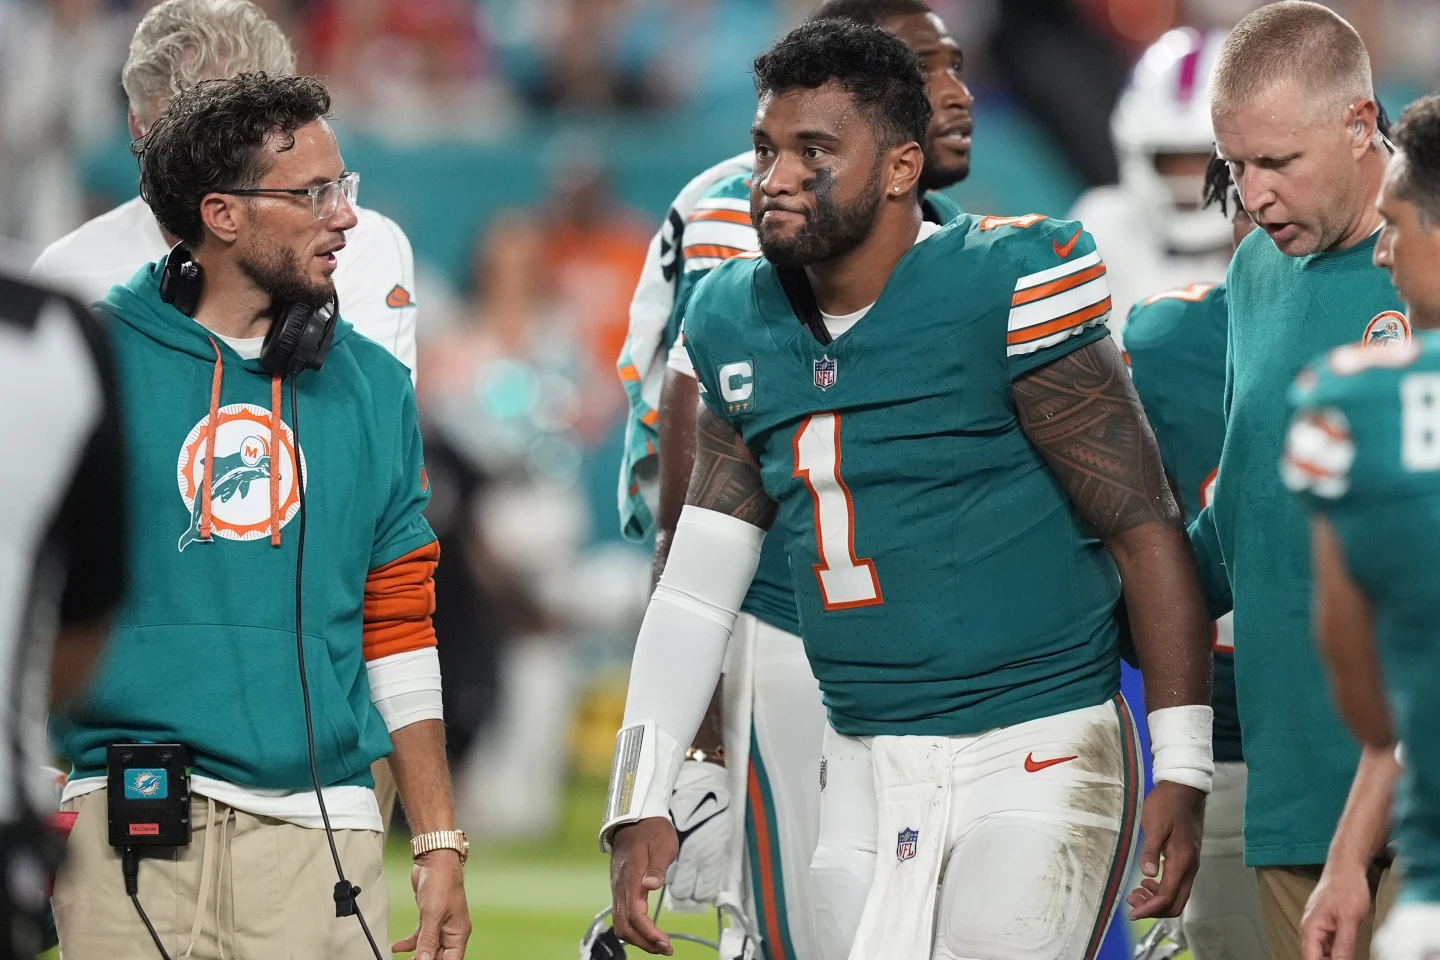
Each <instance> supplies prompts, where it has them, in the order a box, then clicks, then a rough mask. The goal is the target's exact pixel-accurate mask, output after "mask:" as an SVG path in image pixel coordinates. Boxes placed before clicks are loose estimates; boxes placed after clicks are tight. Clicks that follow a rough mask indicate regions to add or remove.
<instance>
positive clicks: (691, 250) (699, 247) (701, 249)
mask: <svg viewBox="0 0 1440 960" xmlns="http://www.w3.org/2000/svg"><path fill="white" fill-rule="evenodd" d="M746 252H748V251H746V250H745V249H744V248H743V247H725V246H721V245H720V244H718V243H696V244H692V245H691V246H688V247H686V248H685V259H687V260H689V259H690V258H691V257H719V258H720V259H721V260H729V259H730V258H731V257H738V256H739V255H740V254H742V253H746Z"/></svg>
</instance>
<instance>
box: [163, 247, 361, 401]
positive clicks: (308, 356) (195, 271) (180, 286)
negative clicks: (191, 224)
mask: <svg viewBox="0 0 1440 960" xmlns="http://www.w3.org/2000/svg"><path fill="white" fill-rule="evenodd" d="M204 289H205V271H203V270H201V269H200V264H198V263H196V262H195V258H194V257H193V256H192V255H191V253H190V251H189V250H187V249H185V245H184V244H183V243H177V244H175V246H174V247H173V248H172V249H171V251H170V255H169V256H168V257H166V259H165V269H164V271H162V272H161V274H160V299H161V300H164V301H165V302H166V303H168V304H170V305H171V306H173V307H174V308H175V309H176V310H179V311H180V312H181V313H183V314H185V316H187V317H193V316H195V310H196V309H197V308H198V307H199V306H200V293H201V291H202V290H204ZM339 319H340V301H339V298H337V297H336V296H334V295H332V296H331V297H330V299H329V301H327V302H326V303H325V304H323V305H322V306H320V307H318V308H317V307H309V306H306V305H304V304H301V303H280V304H276V305H275V318H274V320H273V321H272V322H271V324H270V330H269V331H268V332H267V333H266V334H265V343H264V344H263V345H262V346H261V348H260V363H261V365H263V366H264V367H265V369H266V371H268V372H269V373H272V374H275V375H277V376H281V377H288V376H292V375H294V374H297V373H300V372H301V371H302V370H319V369H320V365H321V364H322V363H324V362H325V355H326V354H328V353H329V352H330V345H331V344H332V343H334V341H335V324H336V322H337V321H338V320H339Z"/></svg>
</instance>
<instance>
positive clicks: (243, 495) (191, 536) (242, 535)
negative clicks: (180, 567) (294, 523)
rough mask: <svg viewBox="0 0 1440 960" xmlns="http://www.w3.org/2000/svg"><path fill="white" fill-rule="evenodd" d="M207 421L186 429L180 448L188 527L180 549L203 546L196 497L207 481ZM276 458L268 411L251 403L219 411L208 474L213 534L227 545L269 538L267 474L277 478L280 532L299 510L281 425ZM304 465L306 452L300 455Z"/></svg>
mask: <svg viewBox="0 0 1440 960" xmlns="http://www.w3.org/2000/svg"><path fill="white" fill-rule="evenodd" d="M209 424H210V417H209V415H208V414H207V415H206V416H204V417H202V418H200V422H198V423H197V424H195V426H194V427H193V428H192V429H191V430H190V434H189V436H187V437H186V438H185V442H184V443H183V444H181V446H180V459H179V463H178V469H177V479H178V482H179V486H180V497H181V499H182V500H184V502H185V510H186V512H188V513H189V515H190V523H189V526H188V527H187V528H186V530H185V532H184V533H182V534H181V535H180V542H179V544H178V548H179V549H180V550H184V549H185V548H186V547H188V546H189V545H190V544H192V543H204V542H205V540H204V538H203V537H202V536H201V534H200V527H201V519H202V513H203V504H204V498H203V497H201V496H200V495H199V493H200V485H201V484H202V483H203V482H204V477H205V459H206V456H207V452H206V450H205V446H206V444H205V440H206V436H207V434H208V430H207V427H208V426H209ZM280 439H281V443H280V447H281V449H280V450H279V452H278V456H277V455H276V453H275V451H272V450H271V449H270V411H268V410H266V409H265V408H263V407H257V406H255V405H254V404H250V403H233V404H230V405H229V406H226V407H221V408H220V412H219V417H218V419H217V425H216V429H215V463H214V466H213V468H212V469H211V483H210V515H211V516H210V524H211V529H212V530H213V532H214V533H215V534H216V535H218V536H222V537H224V538H226V539H227V540H258V539H260V538H261V537H268V536H270V522H271V504H270V471H271V470H273V469H278V470H279V473H280V498H279V499H280V502H279V509H278V511H277V514H278V519H279V522H280V526H281V527H282V528H283V527H284V526H285V525H286V524H288V523H289V522H290V520H291V519H292V518H293V517H294V516H295V514H296V512H298V511H299V509H300V495H299V491H298V489H297V488H296V484H295V435H294V434H293V433H291V431H290V425H289V424H287V423H285V422H284V421H283V420H282V421H281V422H280ZM300 462H301V464H302V465H303V464H304V463H305V452H304V451H303V450H302V451H301V452H300Z"/></svg>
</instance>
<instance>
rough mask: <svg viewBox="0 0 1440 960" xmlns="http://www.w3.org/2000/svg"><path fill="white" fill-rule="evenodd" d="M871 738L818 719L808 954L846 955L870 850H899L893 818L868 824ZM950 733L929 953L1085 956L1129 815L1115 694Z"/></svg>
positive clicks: (1127, 761) (1116, 887)
mask: <svg viewBox="0 0 1440 960" xmlns="http://www.w3.org/2000/svg"><path fill="white" fill-rule="evenodd" d="M869 739H870V738H868V737H867V738H856V737H846V736H842V735H840V734H838V733H836V732H835V731H834V730H832V729H830V728H829V727H828V726H827V727H826V730H825V748H824V764H825V765H824V767H823V769H824V771H825V775H824V782H825V786H824V788H823V790H822V792H821V797H820V838H819V842H818V845H817V847H816V850H815V857H814V860H813V861H812V862H811V867H810V878H811V895H812V896H813V897H814V898H815V930H816V937H817V940H818V942H819V944H820V954H819V960H846V958H847V957H848V956H849V953H850V947H851V944H852V942H853V941H854V939H855V934H856V931H857V928H858V925H859V922H860V916H861V913H862V912H863V910H864V907H865V901H866V896H867V894H868V892H869V889H870V882H871V878H872V876H873V874H874V872H875V867H876V858H877V856H886V857H903V856H904V853H903V851H902V850H901V849H900V848H899V846H898V841H899V839H900V837H899V831H898V830H897V829H896V827H895V825H894V824H885V825H883V826H881V825H879V821H880V817H881V816H882V814H881V812H880V811H879V810H877V805H876V790H875V780H874V774H873V769H872V765H871V757H870V745H869ZM950 739H951V742H952V743H953V751H954V752H953V774H952V781H953V783H952V788H951V790H952V792H951V801H950V817H949V823H948V826H947V830H946V836H945V840H944V850H945V853H944V856H943V862H942V864H941V872H940V890H939V894H938V897H937V900H936V916H935V926H934V931H935V933H934V948H933V953H932V957H933V958H934V960H1091V958H1093V957H1094V955H1095V953H1096V951H1098V950H1099V948H1100V942H1101V941H1102V940H1103V939H1104V936H1105V930H1106V927H1107V926H1108V925H1109V922H1110V917H1111V915H1112V914H1113V913H1114V911H1115V908H1116V905H1117V904H1118V903H1119V902H1120V900H1121V897H1122V896H1123V894H1124V886H1125V881H1126V879H1127V876H1128V873H1129V868H1130V858H1131V853H1132V850H1133V848H1134V843H1135V836H1136V833H1137V832H1138V829H1139V822H1140V802H1141V791H1142V789H1143V781H1142V775H1141V770H1142V768H1141V766H1140V757H1139V746H1138V738H1137V736H1136V733H1135V726H1134V722H1133V720H1132V719H1131V716H1130V712H1129V710H1128V708H1127V707H1126V706H1125V702H1124V700H1123V698H1121V697H1119V696H1117V697H1115V698H1114V699H1113V700H1110V701H1107V702H1106V703H1102V704H1098V705H1096V706H1093V707H1087V708H1085V709H1082V710H1075V711H1071V712H1069V713H1063V714H1059V715H1057V716H1053V717H1044V718H1041V719H1039V720H1032V721H1028V722H1026V723H1021V724H1016V725H1014V726H1010V727H1002V728H999V729H995V730H990V731H987V732H986V733H983V734H979V735H976V736H965V737H952V738H950ZM900 828H901V829H903V828H904V825H903V824H901V825H900ZM877 830H879V831H880V833H879V835H878V836H877ZM904 907H905V905H904V904H900V905H897V908H899V909H904ZM918 919H919V918H917V921H918Z"/></svg>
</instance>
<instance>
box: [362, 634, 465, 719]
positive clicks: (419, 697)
mask: <svg viewBox="0 0 1440 960" xmlns="http://www.w3.org/2000/svg"><path fill="white" fill-rule="evenodd" d="M365 673H366V675H367V676H368V677H369V678H370V702H371V703H373V704H375V709H376V710H379V711H380V716H381V718H382V719H383V720H384V721H385V729H386V730H387V731H389V732H390V733H394V732H395V731H396V730H399V729H400V728H401V727H408V726H409V725H410V724H412V723H417V722H419V721H421V720H443V719H445V709H444V707H443V706H442V705H441V699H440V654H439V652H438V651H437V650H436V648H435V647H422V648H421V649H419V650H408V651H406V652H405V653H392V654H391V655H390V656H388V657H381V658H380V659H378V660H372V661H370V662H369V663H367V664H365Z"/></svg>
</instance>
